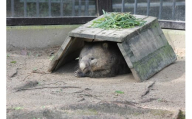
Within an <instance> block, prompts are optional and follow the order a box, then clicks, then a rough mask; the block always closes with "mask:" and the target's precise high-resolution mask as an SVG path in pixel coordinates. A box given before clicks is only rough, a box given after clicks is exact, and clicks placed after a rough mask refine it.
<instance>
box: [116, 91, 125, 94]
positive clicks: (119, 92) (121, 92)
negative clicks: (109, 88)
mask: <svg viewBox="0 0 192 119" xmlns="http://www.w3.org/2000/svg"><path fill="white" fill-rule="evenodd" d="M115 93H118V94H124V92H123V91H119V90H116V91H115Z"/></svg>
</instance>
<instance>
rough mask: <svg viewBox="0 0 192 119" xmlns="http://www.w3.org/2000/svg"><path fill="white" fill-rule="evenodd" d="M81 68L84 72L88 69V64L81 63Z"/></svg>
mask: <svg viewBox="0 0 192 119" xmlns="http://www.w3.org/2000/svg"><path fill="white" fill-rule="evenodd" d="M79 67H80V69H81V70H84V69H85V68H86V64H85V63H82V62H81V63H80V65H79Z"/></svg>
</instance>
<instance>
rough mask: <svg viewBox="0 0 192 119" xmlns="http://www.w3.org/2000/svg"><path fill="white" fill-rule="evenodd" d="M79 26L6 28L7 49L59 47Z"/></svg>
mask: <svg viewBox="0 0 192 119" xmlns="http://www.w3.org/2000/svg"><path fill="white" fill-rule="evenodd" d="M78 26H79V25H46V26H7V49H8V50H10V49H15V48H27V49H33V48H46V47H52V46H53V47H54V46H60V45H61V44H62V43H63V41H64V40H65V38H66V36H67V35H68V33H69V32H70V31H71V30H73V29H75V28H77V27H78Z"/></svg>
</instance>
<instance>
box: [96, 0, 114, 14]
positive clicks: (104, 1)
mask: <svg viewBox="0 0 192 119" xmlns="http://www.w3.org/2000/svg"><path fill="white" fill-rule="evenodd" d="M102 10H105V11H106V12H112V0H97V12H98V15H102V14H103V11H102Z"/></svg>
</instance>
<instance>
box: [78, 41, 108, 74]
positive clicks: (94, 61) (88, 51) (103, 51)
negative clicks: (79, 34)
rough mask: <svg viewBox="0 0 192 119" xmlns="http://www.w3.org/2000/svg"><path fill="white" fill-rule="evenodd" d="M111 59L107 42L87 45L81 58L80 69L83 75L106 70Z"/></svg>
mask: <svg viewBox="0 0 192 119" xmlns="http://www.w3.org/2000/svg"><path fill="white" fill-rule="evenodd" d="M109 58H110V53H109V44H108V43H106V42H97V43H86V42H85V46H84V48H83V49H82V50H81V53H80V56H79V68H80V70H81V71H82V72H83V73H87V72H93V71H97V70H102V69H105V68H106V67H107V66H106V64H107V62H108V60H109Z"/></svg>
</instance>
